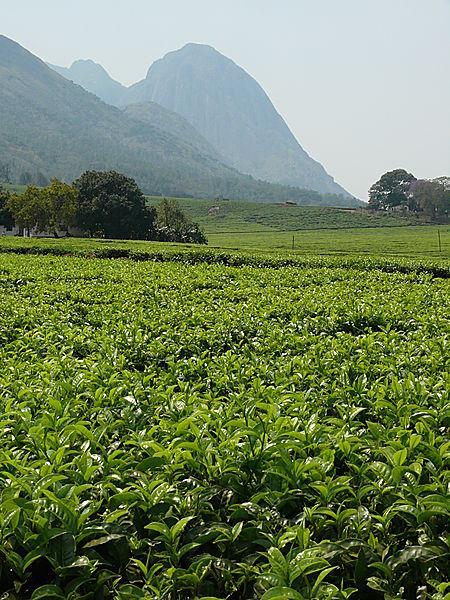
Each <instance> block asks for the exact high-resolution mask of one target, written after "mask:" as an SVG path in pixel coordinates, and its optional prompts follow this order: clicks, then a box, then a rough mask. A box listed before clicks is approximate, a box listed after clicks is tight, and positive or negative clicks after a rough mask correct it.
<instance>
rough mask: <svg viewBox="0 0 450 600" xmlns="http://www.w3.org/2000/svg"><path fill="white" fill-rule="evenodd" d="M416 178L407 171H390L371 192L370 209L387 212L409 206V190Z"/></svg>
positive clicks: (373, 186) (375, 184) (374, 185)
mask: <svg viewBox="0 0 450 600" xmlns="http://www.w3.org/2000/svg"><path fill="white" fill-rule="evenodd" d="M413 181H416V178H415V177H414V175H412V174H411V173H408V172H407V171H405V169H395V170H394V171H388V172H387V173H385V174H384V175H382V176H381V177H380V179H379V180H378V181H377V182H376V183H374V184H373V185H372V187H371V188H370V190H369V208H372V209H376V210H387V209H389V208H393V207H394V206H401V205H404V206H408V200H409V190H410V187H411V184H412V182H413Z"/></svg>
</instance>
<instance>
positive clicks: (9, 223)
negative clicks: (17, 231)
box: [0, 186, 14, 229]
mask: <svg viewBox="0 0 450 600" xmlns="http://www.w3.org/2000/svg"><path fill="white" fill-rule="evenodd" d="M10 196H11V194H10V193H9V192H8V191H7V190H5V189H3V188H2V187H1V186H0V227H1V226H3V227H6V229H12V228H13V227H14V217H13V215H12V214H11V211H10V210H9V209H8V200H9V198H10Z"/></svg>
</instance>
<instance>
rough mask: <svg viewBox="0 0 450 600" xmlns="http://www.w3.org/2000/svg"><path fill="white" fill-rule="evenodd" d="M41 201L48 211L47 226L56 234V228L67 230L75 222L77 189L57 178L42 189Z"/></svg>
mask: <svg viewBox="0 0 450 600" xmlns="http://www.w3.org/2000/svg"><path fill="white" fill-rule="evenodd" d="M42 198H43V202H44V203H45V204H46V207H47V210H48V212H49V219H48V224H49V228H50V229H51V230H52V231H54V233H55V235H57V230H58V229H62V230H64V231H67V230H68V229H70V227H73V226H74V225H75V224H76V218H77V205H78V190H77V189H76V188H75V187H74V186H71V185H68V184H67V183H62V182H61V181H58V179H52V180H51V182H50V185H49V186H47V187H46V188H44V189H43V190H42Z"/></svg>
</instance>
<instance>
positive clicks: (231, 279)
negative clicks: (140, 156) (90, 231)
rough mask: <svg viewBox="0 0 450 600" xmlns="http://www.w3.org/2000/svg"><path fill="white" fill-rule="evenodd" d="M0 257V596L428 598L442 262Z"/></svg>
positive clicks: (442, 337) (78, 246) (169, 255)
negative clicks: (238, 264) (231, 263)
mask: <svg viewBox="0 0 450 600" xmlns="http://www.w3.org/2000/svg"><path fill="white" fill-rule="evenodd" d="M408 229H409V228H408ZM411 229H413V228H411ZM414 229H415V228H414ZM417 229H419V228H417ZM14 242H15V243H16V247H15V248H14V250H15V251H20V249H22V250H23V249H24V248H25V244H26V243H27V242H29V243H31V242H33V243H34V244H35V246H34V249H35V251H36V250H37V249H39V248H40V249H41V250H42V251H47V250H49V249H50V251H52V252H54V251H55V248H57V245H58V243H60V244H63V245H64V244H66V247H65V248H63V252H64V253H65V255H64V256H56V255H53V254H50V255H49V256H39V255H33V254H25V255H20V254H15V253H7V252H3V253H1V254H0V273H1V283H2V285H1V287H0V409H1V410H0V415H1V416H0V419H1V427H0V440H1V446H0V448H1V449H0V453H1V460H0V464H1V468H0V491H1V505H0V525H1V539H0V590H1V592H2V593H3V596H2V598H5V599H16V600H19V599H24V600H25V599H28V598H33V599H38V598H49V599H50V598H52V599H53V598H59V599H63V598H65V599H69V600H70V599H71V600H75V599H80V600H81V599H92V600H97V599H107V598H111V599H112V598H114V599H115V598H117V599H119V600H120V599H122V600H125V599H127V600H129V599H132V598H147V600H150V599H154V598H161V599H173V600H176V599H186V600H187V599H195V598H204V599H206V598H209V599H210V600H211V598H216V599H224V598H229V599H230V600H232V599H237V598H242V599H247V598H248V599H260V598H263V599H264V600H274V599H275V598H278V599H280V600H281V599H284V598H294V599H298V600H301V599H302V598H318V599H326V598H348V597H349V596H350V595H352V597H353V598H367V599H372V598H373V599H378V598H379V599H383V598H405V599H407V600H409V599H411V600H412V599H413V598H414V599H415V598H417V597H420V598H433V600H435V599H443V598H444V596H445V589H446V585H447V583H448V544H447V541H446V537H445V535H446V528H447V527H448V522H449V520H448V496H447V486H448V483H449V470H448V458H449V440H448V427H449V425H450V421H449V403H448V391H449V384H450V381H449V378H448V360H449V354H448V334H449V327H448V314H449V309H450V306H449V291H450V290H449V288H450V285H449V279H448V278H447V279H444V278H442V277H439V276H436V275H439V274H442V275H444V274H445V273H446V274H447V277H448V270H447V271H445V268H444V267H445V261H444V262H443V260H436V259H433V260H429V259H428V260H421V261H419V262H416V261H415V260H412V259H405V258H397V259H395V258H391V259H387V258H385V259H382V258H378V259H376V258H374V257H371V258H361V257H356V258H355V257H353V258H352V257H348V258H345V257H340V256H329V257H312V256H311V257H305V256H303V257H302V256H297V258H296V259H295V260H297V261H298V262H297V263H296V264H295V263H292V261H293V259H292V257H291V255H289V254H283V253H281V254H279V255H277V254H275V253H272V254H266V255H262V254H259V255H257V254H252V253H234V254H233V253H228V254H226V253H224V252H221V251H212V250H206V251H205V250H203V251H201V252H196V251H193V250H192V249H184V250H183V249H181V248H180V247H179V246H170V245H166V247H165V249H164V250H163V249H162V246H164V245H162V244H159V245H153V246H152V245H150V244H146V245H145V244H139V243H134V244H131V243H129V244H125V245H124V244H122V245H121V244H120V243H114V244H113V247H112V248H111V245H110V244H105V243H103V246H102V243H101V242H100V241H97V242H95V241H90V240H69V241H67V240H42V241H35V240H34V241H33V240H13V241H12V243H14ZM6 243H7V242H5V240H2V249H3V250H4V251H5V250H7V248H6ZM9 243H11V240H9ZM19 243H21V244H22V245H21V246H20V245H19ZM70 244H72V253H71V254H67V252H66V250H68V249H69V245H70ZM89 245H90V251H89V252H88V251H87V250H88V247H89ZM100 247H103V249H104V248H105V247H106V248H110V249H116V250H124V249H128V250H129V251H130V252H136V251H137V250H136V248H138V249H139V248H140V250H139V252H142V251H143V250H142V248H143V247H145V248H146V252H147V253H148V255H146V256H145V257H144V258H145V259H146V260H143V261H137V260H123V259H122V260H117V259H115V260H111V259H100V258H95V256H96V252H97V250H98V249H99V248H100ZM150 247H152V248H153V250H152V252H153V255H150V251H149V249H150ZM76 252H79V253H81V254H83V253H84V255H85V256H87V258H86V257H83V256H76V255H75V254H76ZM202 252H203V253H202ZM158 253H159V254H158ZM117 256H120V253H119V254H118V255H117ZM122 256H124V255H123V254H122ZM130 256H131V258H134V259H136V256H134V255H130ZM264 256H265V259H264ZM152 257H153V258H152ZM226 257H228V258H226ZM141 258H142V257H141ZM294 258H295V257H294ZM238 259H240V260H241V263H240V266H230V265H229V264H225V263H226V260H228V261H232V260H235V261H237V260H238ZM161 261H162V262H161ZM289 261H291V262H289ZM270 265H272V266H270ZM283 265H284V266H283ZM289 265H290V266H289ZM424 265H425V266H426V265H428V267H427V269H425V270H423V268H424ZM280 267H282V268H280ZM421 269H422V272H420V271H421ZM387 271H389V272H387ZM401 271H404V272H401Z"/></svg>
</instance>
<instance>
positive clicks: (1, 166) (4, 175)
mask: <svg viewBox="0 0 450 600" xmlns="http://www.w3.org/2000/svg"><path fill="white" fill-rule="evenodd" d="M0 181H3V182H5V183H11V179H10V171H9V164H8V163H6V162H3V161H0Z"/></svg>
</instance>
